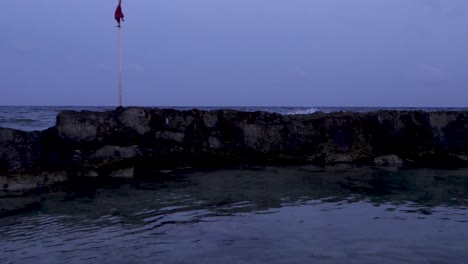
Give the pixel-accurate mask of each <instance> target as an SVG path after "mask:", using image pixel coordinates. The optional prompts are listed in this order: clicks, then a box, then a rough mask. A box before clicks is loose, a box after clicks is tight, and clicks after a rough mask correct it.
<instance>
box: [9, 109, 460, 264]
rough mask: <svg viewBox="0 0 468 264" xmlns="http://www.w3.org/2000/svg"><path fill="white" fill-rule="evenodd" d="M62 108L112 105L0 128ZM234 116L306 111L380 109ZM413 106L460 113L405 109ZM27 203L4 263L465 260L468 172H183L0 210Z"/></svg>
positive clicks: (12, 226) (95, 183)
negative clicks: (59, 113) (64, 113)
mask: <svg viewBox="0 0 468 264" xmlns="http://www.w3.org/2000/svg"><path fill="white" fill-rule="evenodd" d="M197 108H198V109H207V110H211V109H217V108H205V107H197ZM223 108H224V107H223ZM65 109H67V110H96V111H104V110H109V109H112V107H0V126H2V127H13V128H18V129H23V130H28V131H30V130H41V129H44V128H47V127H50V126H53V125H54V123H55V116H56V115H57V113H58V112H60V111H62V110H65ZM180 109H182V108H180ZM183 109H186V108H183ZM188 109H190V107H188ZM231 109H232V108H231ZM234 109H241V110H248V111H256V110H263V111H271V112H278V113H282V114H303V113H312V112H315V111H323V112H333V111H347V110H351V111H373V110H377V109H388V108H326V107H323V108H322V107H318V108H307V107H303V108H298V107H273V108H264V107H254V108H234ZM391 109H402V108H391ZM404 109H405V110H408V109H409V108H404ZM421 109H422V110H426V111H437V110H455V111H460V110H467V109H462V108H455V109H448V108H410V109H409V110H421ZM30 200H35V201H40V203H41V207H39V208H35V209H34V210H30V211H29V212H22V213H19V214H14V215H9V216H3V217H0V263H2V264H3V263H5V264H23V263H24V264H29V263H31V264H43V263H44V264H46V263H66V264H74V263H96V264H101V263H104V264H106V263H109V264H124V263H148V264H149V263H165V264H166V263H167V264H176V263H187V264H192V263H203V264H218V263H220V264H221V263H223V264H231V263H232V264H237V263H239V264H240V263H252V264H256V263H268V264H283V263H284V264H291V263H333V264H338V263H356V264H366V263H369V264H375V263H379V264H381V263H382V264H393V263H420V264H429V263H451V264H462V263H463V264H464V263H467V260H468V168H458V169H455V168H454V169H443V170H442V169H428V168H393V167H378V166H351V165H335V166H328V167H315V166H290V167H289V166H288V167H280V166H268V167H260V166H259V167H235V168H225V169H220V170H214V171H191V170H189V169H187V170H184V171H178V172H168V173H167V174H165V175H148V177H147V178H146V179H144V180H117V179H107V180H102V179H99V178H95V179H88V180H87V181H86V184H82V185H81V186H64V187H63V188H61V189H56V190H52V189H51V190H48V191H47V192H45V193H32V194H29V195H28V196H26V197H23V196H21V195H19V196H18V195H14V194H12V193H6V192H2V191H0V207H1V204H2V203H3V204H5V203H6V204H15V203H18V204H21V203H24V202H25V201H30ZM0 209H2V208H0Z"/></svg>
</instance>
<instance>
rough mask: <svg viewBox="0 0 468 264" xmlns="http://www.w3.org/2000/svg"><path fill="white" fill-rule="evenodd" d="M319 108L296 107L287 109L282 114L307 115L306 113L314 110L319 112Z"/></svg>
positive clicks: (311, 112)
mask: <svg viewBox="0 0 468 264" xmlns="http://www.w3.org/2000/svg"><path fill="white" fill-rule="evenodd" d="M319 111H320V110H319V109H318V108H314V107H312V108H305V109H296V110H292V111H288V112H285V113H283V115H308V114H313V113H316V112H319Z"/></svg>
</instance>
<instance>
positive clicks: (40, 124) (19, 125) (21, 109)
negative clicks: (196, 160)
mask: <svg viewBox="0 0 468 264" xmlns="http://www.w3.org/2000/svg"><path fill="white" fill-rule="evenodd" d="M160 108H175V109H179V110H189V109H193V108H197V109H202V110H216V109H234V110H242V111H267V112H274V113H280V114H284V115H296V114H312V113H315V112H318V111H321V112H325V113H330V112H339V111H354V112H370V111H376V110H381V109H387V110H424V111H430V112H432V111H468V108H440V107H423V108H417V107H199V106H197V107H180V106H178V107H167V106H165V107H160ZM112 109H115V107H108V106H0V127H9V128H15V129H20V130H25V131H33V130H43V129H46V128H49V127H51V126H54V125H55V120H56V117H57V115H58V113H60V112H61V111H64V110H75V111H81V110H89V111H106V110H112Z"/></svg>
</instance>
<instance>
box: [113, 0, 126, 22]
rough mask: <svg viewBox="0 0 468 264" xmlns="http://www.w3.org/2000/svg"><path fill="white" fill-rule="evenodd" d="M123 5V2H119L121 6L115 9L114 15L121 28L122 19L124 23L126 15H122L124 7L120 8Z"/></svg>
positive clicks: (120, 0)
mask: <svg viewBox="0 0 468 264" xmlns="http://www.w3.org/2000/svg"><path fill="white" fill-rule="evenodd" d="M121 4H122V0H119V5H118V6H117V9H115V14H114V18H115V20H116V21H117V23H119V25H118V27H120V20H121V19H122V21H125V20H124V14H123V13H122V7H121V6H120V5H121Z"/></svg>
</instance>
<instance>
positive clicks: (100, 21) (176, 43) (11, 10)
mask: <svg viewBox="0 0 468 264" xmlns="http://www.w3.org/2000/svg"><path fill="white" fill-rule="evenodd" d="M116 5H117V0H80V1H70V0H14V1H2V14H1V16H0V25H2V32H1V37H0V91H1V93H2V94H1V96H0V105H67V106H69V105H84V106H100V105H105V106H113V105H117V104H118V29H117V27H116V22H115V20H114V18H113V14H114V10H115V7H116ZM122 9H123V12H124V14H125V22H124V23H123V27H122V49H123V51H122V58H123V101H124V105H138V106H312V107H313V106H414V107H421V106H433V107H457V106H458V107H467V106H468V1H466V0H449V1H448V0H352V1H351V0H123V3H122Z"/></svg>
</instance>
